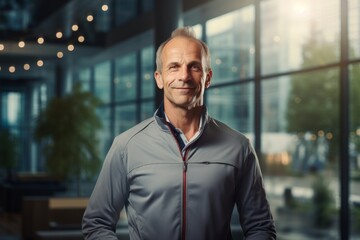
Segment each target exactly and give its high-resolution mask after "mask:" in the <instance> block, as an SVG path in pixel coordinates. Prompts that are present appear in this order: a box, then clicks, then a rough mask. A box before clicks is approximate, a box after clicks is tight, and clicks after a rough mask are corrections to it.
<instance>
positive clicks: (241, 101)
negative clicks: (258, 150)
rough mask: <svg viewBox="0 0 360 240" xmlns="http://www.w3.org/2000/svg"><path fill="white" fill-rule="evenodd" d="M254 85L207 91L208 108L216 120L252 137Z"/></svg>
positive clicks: (248, 84)
mask: <svg viewBox="0 0 360 240" xmlns="http://www.w3.org/2000/svg"><path fill="white" fill-rule="evenodd" d="M252 92H253V84H252V83H247V84H237V85H234V86H228V87H221V88H220V87H219V88H217V87H215V88H210V89H208V90H207V95H206V99H207V106H208V108H209V113H210V115H211V116H213V117H214V118H217V119H219V120H221V121H224V122H225V123H226V124H228V125H229V126H231V127H233V128H235V129H237V130H238V131H240V132H242V133H244V134H247V135H248V137H250V136H251V133H252V132H253V130H254V129H253V119H254V113H253V110H254V99H253V94H252Z"/></svg>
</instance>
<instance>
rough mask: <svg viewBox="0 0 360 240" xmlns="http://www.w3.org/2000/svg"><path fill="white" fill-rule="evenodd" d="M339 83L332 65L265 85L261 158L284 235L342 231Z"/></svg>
mask: <svg viewBox="0 0 360 240" xmlns="http://www.w3.org/2000/svg"><path fill="white" fill-rule="evenodd" d="M338 81H339V71H338V69H327V70H322V71H315V72H310V73H302V74H296V75H291V76H286V77H279V78H275V79H268V80H266V81H263V83H262V87H261V89H262V135H261V137H262V142H261V146H262V154H261V156H262V160H263V166H264V167H263V171H264V174H265V175H266V176H271V178H270V179H271V180H270V181H269V182H267V184H268V187H267V191H268V192H269V195H270V202H271V203H270V204H271V206H272V208H273V210H274V213H275V215H276V220H277V227H278V230H279V231H280V232H282V233H283V232H284V231H290V232H292V233H297V234H300V235H303V236H304V237H305V236H307V235H310V236H311V235H312V234H321V235H320V236H321V237H323V238H331V237H333V236H337V235H338V233H337V231H338V230H337V227H338V226H337V224H336V221H337V218H338V205H337V204H336V203H338V202H339V199H338V198H337V196H338V194H339V188H338V182H339V180H338V176H337V173H338V167H337V166H338V149H339V142H338V139H339V138H338V137H339V133H338V126H339V97H338V96H339V94H340V93H339V89H338ZM319 228H322V229H326V231H324V232H318V231H317V229H319ZM312 237H315V236H312Z"/></svg>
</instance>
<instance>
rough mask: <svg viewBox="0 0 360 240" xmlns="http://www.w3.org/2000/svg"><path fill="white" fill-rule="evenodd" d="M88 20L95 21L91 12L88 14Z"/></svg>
mask: <svg viewBox="0 0 360 240" xmlns="http://www.w3.org/2000/svg"><path fill="white" fill-rule="evenodd" d="M86 20H87V21H88V22H92V21H94V17H93V15H91V14H89V15H87V17H86Z"/></svg>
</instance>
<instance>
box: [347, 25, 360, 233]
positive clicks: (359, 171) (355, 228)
mask: <svg viewBox="0 0 360 240" xmlns="http://www.w3.org/2000/svg"><path fill="white" fill-rule="evenodd" d="M358 26H359V25H358ZM349 74H350V113H351V114H350V139H349V140H350V141H349V144H350V145H349V150H350V152H349V153H350V154H349V164H350V167H349V169H350V197H349V200H350V210H351V211H350V219H351V221H350V222H351V223H352V224H351V231H352V234H353V235H354V236H358V235H359V234H360V206H359V202H360V112H359V110H358V109H360V64H354V65H351V66H350V68H349Z"/></svg>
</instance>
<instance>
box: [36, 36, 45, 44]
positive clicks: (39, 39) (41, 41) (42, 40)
mask: <svg viewBox="0 0 360 240" xmlns="http://www.w3.org/2000/svg"><path fill="white" fill-rule="evenodd" d="M44 41H45V40H44V38H43V37H39V38H38V39H37V42H38V44H43V43H44Z"/></svg>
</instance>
